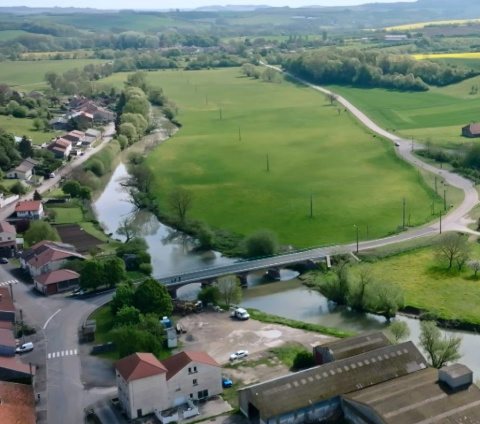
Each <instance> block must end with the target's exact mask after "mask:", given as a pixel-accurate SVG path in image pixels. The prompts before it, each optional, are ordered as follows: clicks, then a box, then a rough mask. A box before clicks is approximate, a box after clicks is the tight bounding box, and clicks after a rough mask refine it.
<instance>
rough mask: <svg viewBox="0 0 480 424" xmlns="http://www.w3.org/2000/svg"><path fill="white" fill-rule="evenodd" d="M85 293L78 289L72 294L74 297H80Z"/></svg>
mask: <svg viewBox="0 0 480 424" xmlns="http://www.w3.org/2000/svg"><path fill="white" fill-rule="evenodd" d="M84 293H85V292H84V291H83V289H81V288H80V287H79V288H78V289H75V290H74V291H73V292H72V294H73V295H74V296H81V295H82V294H84Z"/></svg>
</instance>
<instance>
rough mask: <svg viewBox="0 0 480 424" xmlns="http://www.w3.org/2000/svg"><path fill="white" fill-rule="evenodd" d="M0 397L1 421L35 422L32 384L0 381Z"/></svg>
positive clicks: (33, 423)
mask: <svg viewBox="0 0 480 424" xmlns="http://www.w3.org/2000/svg"><path fill="white" fill-rule="evenodd" d="M0 399H1V402H0V417H2V422H3V423H21V424H35V423H36V422H37V420H36V415H35V397H34V393H33V386H31V385H29V384H18V383H10V382H7V381H0Z"/></svg>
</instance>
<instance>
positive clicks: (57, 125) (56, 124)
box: [49, 115, 68, 131]
mask: <svg viewBox="0 0 480 424" xmlns="http://www.w3.org/2000/svg"><path fill="white" fill-rule="evenodd" d="M49 124H50V127H52V129H53V130H54V131H65V130H66V129H67V128H68V118H67V117H66V116H65V115H64V116H61V117H59V118H54V119H51V120H50V122H49Z"/></svg>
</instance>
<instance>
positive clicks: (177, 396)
mask: <svg viewBox="0 0 480 424" xmlns="http://www.w3.org/2000/svg"><path fill="white" fill-rule="evenodd" d="M115 369H116V376H117V387H118V398H119V400H120V402H121V405H122V407H123V409H124V410H125V412H126V413H127V415H128V416H129V417H130V419H135V418H138V417H141V416H143V415H146V414H150V413H152V412H154V410H159V411H164V410H166V409H169V408H172V407H175V406H180V405H183V404H185V403H187V402H191V401H192V400H198V399H205V398H207V397H210V396H214V395H218V394H219V393H221V392H222V382H221V368H220V365H219V364H218V363H217V362H216V361H215V360H214V359H213V358H212V357H211V356H210V355H208V354H207V353H205V352H185V351H184V352H180V353H178V354H176V355H174V356H172V357H170V358H168V359H165V360H163V361H159V360H157V359H156V358H155V357H154V356H153V355H152V354H150V353H134V354H133V355H130V356H127V357H126V358H123V359H121V360H119V361H117V362H115Z"/></svg>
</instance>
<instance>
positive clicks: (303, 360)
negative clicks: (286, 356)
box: [292, 350, 315, 370]
mask: <svg viewBox="0 0 480 424" xmlns="http://www.w3.org/2000/svg"><path fill="white" fill-rule="evenodd" d="M314 366H315V359H314V358H313V353H312V352H309V351H308V350H302V351H300V352H298V353H297V354H296V355H295V358H294V359H293V366H292V368H293V369H294V370H304V369H307V368H312V367H314Z"/></svg>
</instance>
